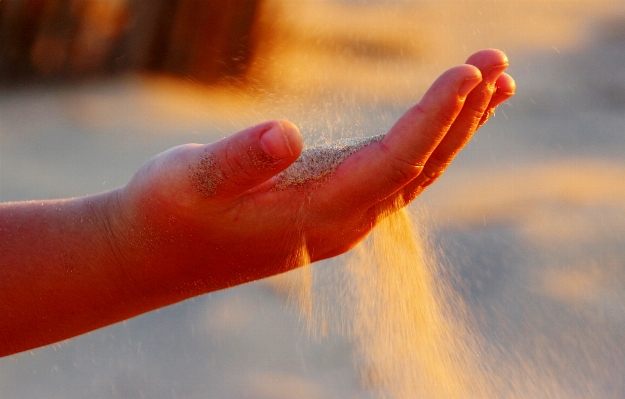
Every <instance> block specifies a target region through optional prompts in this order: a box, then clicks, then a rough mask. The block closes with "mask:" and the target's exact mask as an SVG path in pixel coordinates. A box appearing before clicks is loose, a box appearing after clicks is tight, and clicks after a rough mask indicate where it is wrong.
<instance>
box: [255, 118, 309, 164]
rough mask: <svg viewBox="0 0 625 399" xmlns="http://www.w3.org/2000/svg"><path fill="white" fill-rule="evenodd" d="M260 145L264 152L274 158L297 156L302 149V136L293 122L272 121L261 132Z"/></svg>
mask: <svg viewBox="0 0 625 399" xmlns="http://www.w3.org/2000/svg"><path fill="white" fill-rule="evenodd" d="M260 145H261V148H262V150H263V152H264V153H265V154H267V155H268V156H270V157H271V158H273V159H276V160H280V159H288V158H297V157H298V156H299V154H300V153H301V151H302V149H301V147H302V136H301V134H300V133H299V130H298V129H297V127H296V126H295V125H294V124H293V123H291V122H289V121H286V120H277V121H272V122H269V123H268V124H267V126H266V130H265V131H263V132H262V133H261V135H260Z"/></svg>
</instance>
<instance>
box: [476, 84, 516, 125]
mask: <svg viewBox="0 0 625 399" xmlns="http://www.w3.org/2000/svg"><path fill="white" fill-rule="evenodd" d="M495 87H496V90H495V93H494V94H493V97H492V98H491V100H490V104H488V107H487V108H486V111H485V112H484V115H483V116H482V119H480V122H479V123H478V128H479V127H480V126H482V125H483V124H484V123H486V122H487V121H488V119H489V118H490V117H491V116H492V115H494V114H495V108H497V107H498V106H499V105H500V104H501V103H503V102H504V101H506V100H508V99H509V98H510V97H512V96H513V95H514V91H515V90H516V83H515V82H514V79H512V77H511V76H510V75H508V74H506V73H504V74H502V75H501V76H500V77H499V79H497V82H496V83H495Z"/></svg>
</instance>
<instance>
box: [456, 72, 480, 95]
mask: <svg viewBox="0 0 625 399" xmlns="http://www.w3.org/2000/svg"><path fill="white" fill-rule="evenodd" d="M481 81H482V77H481V76H474V77H472V78H467V79H465V80H464V82H463V83H462V84H461V85H460V89H458V95H459V96H460V97H461V98H465V97H466V96H468V95H469V93H471V90H473V89H475V87H476V86H477V85H478V84H479V83H480V82H481Z"/></svg>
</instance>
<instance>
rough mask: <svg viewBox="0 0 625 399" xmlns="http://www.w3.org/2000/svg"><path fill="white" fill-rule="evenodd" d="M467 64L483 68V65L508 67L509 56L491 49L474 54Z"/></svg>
mask: <svg viewBox="0 0 625 399" xmlns="http://www.w3.org/2000/svg"><path fill="white" fill-rule="evenodd" d="M466 63H467V64H471V65H475V66H477V67H481V66H483V65H506V66H507V65H508V64H510V61H509V60H508V56H507V55H506V53H504V52H503V51H501V50H498V49H494V48H489V49H485V50H480V51H477V52H475V53H473V54H472V55H471V56H469V58H467V61H466Z"/></svg>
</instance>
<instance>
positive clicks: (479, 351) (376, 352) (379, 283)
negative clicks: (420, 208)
mask: <svg viewBox="0 0 625 399" xmlns="http://www.w3.org/2000/svg"><path fill="white" fill-rule="evenodd" d="M375 140H379V138H375ZM371 141H373V140H372V139H360V141H358V140H356V141H352V142H351V145H352V146H355V147H357V148H362V146H364V145H366V144H367V143H370V142H371ZM358 143H361V144H362V143H364V144H363V145H360V144H358ZM337 147H340V145H338V146H337V145H333V146H328V147H326V148H325V149H324V147H318V148H315V149H314V151H313V152H309V153H308V154H314V158H313V157H307V158H304V159H302V160H301V164H302V165H300V166H298V168H297V169H295V170H293V171H292V172H289V173H288V174H287V176H289V178H288V180H286V179H285V180H286V181H288V182H290V183H289V184H290V185H300V184H303V183H304V182H305V181H306V180H307V179H316V178H319V177H318V176H327V175H328V174H330V175H331V173H332V171H333V170H335V169H336V167H337V165H338V164H337V162H336V159H337V156H336V151H337ZM354 151H356V150H354ZM354 151H351V150H350V151H349V154H351V153H353V152H354ZM349 154H347V155H346V156H345V157H342V158H341V160H340V161H342V160H343V159H345V158H346V157H347V156H348V155H349ZM340 161H338V163H340ZM296 171H304V172H303V174H302V175H301V176H299V177H300V178H297V174H296ZM311 176H312V177H311ZM285 180H283V181H285ZM284 186H287V184H286V183H283V187H284ZM414 226H415V225H414V224H413V221H412V220H411V218H410V216H409V213H408V211H406V210H405V208H404V209H401V210H400V211H397V212H386V213H385V212H381V214H380V215H379V220H378V224H377V227H376V228H375V229H374V231H373V232H372V233H371V234H370V235H369V237H367V238H366V239H365V240H364V241H363V242H362V243H361V244H360V245H359V246H357V247H356V248H355V249H354V250H352V251H351V252H350V253H349V255H348V256H349V260H348V261H347V262H345V263H343V264H342V265H341V266H337V265H334V266H333V267H321V268H317V269H316V270H315V273H314V274H313V271H312V269H311V268H310V266H305V267H303V268H300V269H297V270H296V271H294V272H292V273H289V274H286V275H283V276H282V277H280V279H279V280H278V281H279V282H278V286H279V287H278V288H279V289H280V290H283V291H286V292H287V294H288V295H289V297H290V299H291V301H293V302H294V303H296V304H297V306H298V307H299V309H300V310H301V315H302V319H303V320H304V321H305V323H306V324H307V326H308V332H309V333H312V334H314V335H320V336H325V335H327V334H328V333H329V331H333V332H338V333H340V334H342V335H344V336H346V337H347V338H348V339H349V340H350V341H351V342H352V343H353V346H354V348H355V356H354V360H355V365H356V367H357V369H358V371H359V373H360V376H361V381H362V384H363V387H364V388H366V389H367V390H370V391H372V392H375V393H376V394H377V396H378V397H380V398H389V399H391V398H393V399H409V398H415V397H418V398H428V399H439V398H440V399H455V398H457V399H460V398H463V399H466V398H494V397H507V398H508V397H509V398H520V397H523V398H529V397H536V396H535V395H538V396H539V397H550V398H553V397H565V396H562V395H561V394H555V393H554V392H549V391H550V390H554V389H555V387H556V385H557V384H554V383H553V380H551V379H550V378H547V376H544V375H541V376H540V380H542V381H543V382H544V384H539V385H540V386H538V385H536V383H535V382H536V381H538V380H539V379H538V378H536V376H532V374H534V371H532V370H531V369H528V368H527V367H521V366H519V365H517V366H515V367H511V366H510V364H502V363H501V359H500V360H499V361H497V360H496V356H494V355H493V354H492V353H491V352H492V351H493V348H490V349H488V350H487V349H486V345H485V344H484V342H483V341H482V340H481V338H480V334H479V333H478V332H477V328H475V326H474V324H473V323H472V321H471V317H470V315H469V313H468V312H467V310H466V309H467V308H466V307H465V306H464V304H463V301H462V299H461V297H460V295H459V294H458V293H457V292H456V290H455V289H454V288H453V287H452V284H451V282H452V281H453V276H451V275H449V274H448V271H446V270H445V268H443V267H442V266H441V263H440V262H438V261H437V260H436V259H435V257H434V256H432V255H431V254H432V253H433V251H431V250H429V249H428V246H427V245H426V244H425V241H424V239H423V238H424V237H423V234H422V233H421V232H420V231H419V230H418V229H415V228H414ZM300 255H301V259H300V260H299V262H300V264H306V263H309V258H308V255H307V253H306V250H305V248H304V249H303V250H302V253H301V254H300ZM487 352H489V353H487ZM513 369H514V372H513ZM512 374H514V377H513V375H512ZM546 386H549V388H547V389H546ZM556 390H557V389H556Z"/></svg>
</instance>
